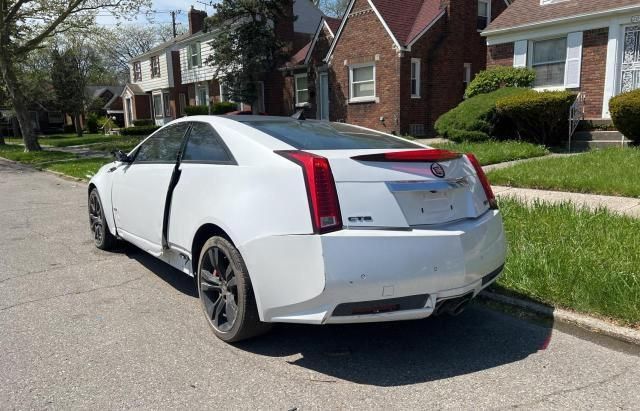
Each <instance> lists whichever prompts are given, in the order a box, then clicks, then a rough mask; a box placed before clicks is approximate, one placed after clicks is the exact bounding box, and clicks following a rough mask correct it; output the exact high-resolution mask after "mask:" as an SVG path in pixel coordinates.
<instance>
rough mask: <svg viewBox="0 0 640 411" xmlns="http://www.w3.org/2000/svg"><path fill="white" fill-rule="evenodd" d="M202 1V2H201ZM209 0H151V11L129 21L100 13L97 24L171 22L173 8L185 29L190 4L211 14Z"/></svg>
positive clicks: (182, 27) (177, 19)
mask: <svg viewBox="0 0 640 411" xmlns="http://www.w3.org/2000/svg"><path fill="white" fill-rule="evenodd" d="M203 3H204V4H203ZM210 3H211V1H210V0H153V1H152V5H151V10H152V12H151V13H148V14H147V15H145V13H144V12H141V13H140V14H138V15H136V16H135V18H134V19H133V20H131V21H128V20H118V19H116V18H114V17H113V16H110V15H108V14H107V13H101V14H100V15H99V16H98V18H97V21H98V24H101V25H103V26H107V27H113V26H116V25H117V24H118V23H119V22H121V23H123V24H133V23H137V24H153V22H157V23H170V22H171V14H170V13H169V12H170V11H171V10H175V11H177V12H178V14H177V15H176V22H177V24H178V25H179V27H180V28H181V29H182V31H186V30H187V29H188V25H189V23H188V20H187V12H188V11H189V9H190V8H191V6H193V7H195V8H196V9H199V10H206V11H207V13H208V14H211V13H212V11H213V8H212V7H211V6H210Z"/></svg>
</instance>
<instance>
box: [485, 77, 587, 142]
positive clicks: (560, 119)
mask: <svg viewBox="0 0 640 411" xmlns="http://www.w3.org/2000/svg"><path fill="white" fill-rule="evenodd" d="M575 99H576V95H575V94H574V93H571V92H568V91H545V92H537V91H533V90H529V91H527V92H526V93H522V94H517V95H513V96H509V97H503V98H501V99H499V100H498V102H497V103H496V106H497V109H498V114H499V115H502V116H505V117H507V118H509V119H511V120H512V121H513V123H514V124H515V125H516V128H517V130H518V133H519V135H520V138H522V139H525V140H528V141H532V142H535V143H538V144H544V145H546V146H557V145H560V144H562V143H564V141H565V140H566V139H567V138H568V130H569V109H570V108H571V105H572V104H573V102H574V101H575Z"/></svg>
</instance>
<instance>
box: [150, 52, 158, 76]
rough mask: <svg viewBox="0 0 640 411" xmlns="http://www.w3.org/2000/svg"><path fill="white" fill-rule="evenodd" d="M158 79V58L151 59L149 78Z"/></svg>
mask: <svg viewBox="0 0 640 411" xmlns="http://www.w3.org/2000/svg"><path fill="white" fill-rule="evenodd" d="M156 77H160V56H152V57H151V78H156Z"/></svg>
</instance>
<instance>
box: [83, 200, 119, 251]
mask: <svg viewBox="0 0 640 411" xmlns="http://www.w3.org/2000/svg"><path fill="white" fill-rule="evenodd" d="M89 228H90V229H91V234H92V235H93V241H94V243H95V245H96V247H98V248H99V249H101V250H111V249H113V248H114V247H115V246H116V243H117V239H116V238H115V237H114V236H113V234H111V232H110V231H109V226H108V225H107V220H106V218H105V217H104V208H103V207H102V201H100V195H99V194H98V189H96V188H94V189H93V190H91V192H90V193H89Z"/></svg>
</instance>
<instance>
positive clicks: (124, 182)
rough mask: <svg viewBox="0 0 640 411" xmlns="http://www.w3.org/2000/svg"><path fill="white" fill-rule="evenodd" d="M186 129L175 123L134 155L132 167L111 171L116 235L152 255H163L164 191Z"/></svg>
mask: <svg viewBox="0 0 640 411" xmlns="http://www.w3.org/2000/svg"><path fill="white" fill-rule="evenodd" d="M188 128H189V124H187V123H178V124H174V125H170V126H168V127H165V128H163V129H161V130H159V131H158V132H156V133H155V134H153V135H152V136H151V137H149V138H148V139H147V140H146V141H145V142H144V143H143V144H142V145H141V146H140V148H139V149H138V150H137V151H136V153H134V154H133V156H134V161H133V163H131V164H127V165H123V166H121V167H118V169H117V170H116V171H114V172H115V173H117V174H116V175H115V176H114V182H113V187H112V193H111V196H112V201H113V216H114V219H115V222H116V227H117V229H118V234H119V235H120V236H121V237H122V238H124V239H125V240H127V241H130V242H132V243H133V244H135V245H137V246H138V247H140V248H142V249H143V250H145V251H147V252H149V253H151V254H155V255H159V254H160V253H161V252H162V225H163V218H164V207H165V203H166V199H167V191H168V188H169V182H170V181H171V175H172V173H173V169H174V167H175V164H176V161H177V159H178V153H179V151H180V146H181V145H182V141H183V139H184V136H185V133H186V132H187V130H188Z"/></svg>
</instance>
